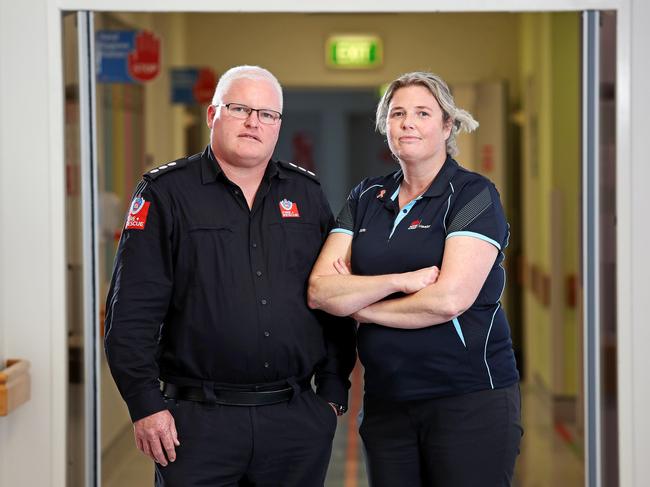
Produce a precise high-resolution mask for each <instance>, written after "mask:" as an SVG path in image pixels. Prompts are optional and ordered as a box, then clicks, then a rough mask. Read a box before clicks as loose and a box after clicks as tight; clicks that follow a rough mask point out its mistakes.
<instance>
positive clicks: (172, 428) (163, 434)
mask: <svg viewBox="0 0 650 487" xmlns="http://www.w3.org/2000/svg"><path fill="white" fill-rule="evenodd" d="M133 434H134V435H135V444H136V445H137V447H138V449H139V450H140V451H141V452H142V453H144V454H145V455H147V456H149V457H151V458H152V459H153V460H154V461H155V462H157V463H159V464H160V465H162V466H163V467H166V466H167V460H169V461H170V462H173V461H174V460H176V448H175V447H177V446H179V445H180V442H179V441H178V434H177V432H176V425H175V424H174V418H173V417H172V415H171V413H170V412H169V411H167V410H164V411H158V412H157V413H154V414H152V415H150V416H147V417H145V418H142V419H139V420H137V421H136V422H135V423H133ZM163 449H164V452H163Z"/></svg>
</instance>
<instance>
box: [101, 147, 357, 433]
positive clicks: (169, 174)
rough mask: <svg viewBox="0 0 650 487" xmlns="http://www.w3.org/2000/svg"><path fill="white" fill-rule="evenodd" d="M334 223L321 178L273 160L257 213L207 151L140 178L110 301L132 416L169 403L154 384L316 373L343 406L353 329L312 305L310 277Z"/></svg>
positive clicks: (117, 364)
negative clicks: (310, 306)
mask: <svg viewBox="0 0 650 487" xmlns="http://www.w3.org/2000/svg"><path fill="white" fill-rule="evenodd" d="M333 223H334V219H333V217H332V214H331V211H330V209H329V205H328V203H327V200H326V199H325V196H324V194H323V192H322V190H321V188H320V185H319V183H318V182H317V180H316V179H315V177H313V175H310V174H308V173H307V172H306V171H304V170H301V169H300V168H298V167H297V166H294V165H292V164H289V163H283V162H281V163H277V162H274V161H270V162H269V164H268V167H267V169H266V173H265V175H264V177H263V179H262V182H261V184H260V187H259V189H258V191H257V194H256V196H255V201H254V204H253V207H252V209H249V207H248V205H247V203H246V200H245V198H244V195H243V193H242V191H241V189H240V188H239V187H238V186H237V185H235V184H234V183H233V182H231V181H229V180H228V178H227V177H226V176H225V174H224V173H223V172H222V171H221V169H220V167H219V165H218V163H217V161H216V160H215V159H214V156H213V155H212V151H211V150H210V148H209V147H208V148H206V150H205V152H204V153H203V154H197V155H195V156H192V157H190V158H188V159H180V160H178V161H173V162H171V163H168V164H165V165H163V166H161V167H160V168H157V169H154V170H153V171H151V172H149V173H147V174H146V175H145V176H144V178H143V180H142V181H141V182H140V184H139V185H138V187H137V189H136V192H135V195H134V199H133V203H132V205H131V208H130V211H129V214H128V217H127V222H126V224H125V228H124V231H123V233H122V237H121V239H120V243H119V248H118V251H117V256H116V260H115V268H114V272H113V278H112V281H111V286H110V291H109V294H108V300H107V306H106V338H105V346H106V353H107V358H108V361H109V364H110V367H111V372H112V374H113V377H114V378H115V381H116V383H117V385H118V388H119V390H120V393H121V394H122V396H123V397H124V399H125V401H126V403H127V405H128V407H129V411H130V414H131V417H132V419H133V420H137V419H139V418H142V417H144V416H147V415H149V414H152V413H154V412H156V411H159V410H162V409H164V408H165V405H164V402H163V398H162V396H161V393H160V388H159V382H158V379H159V378H160V379H161V380H165V381H169V382H172V383H180V384H186V385H189V384H196V385H204V384H206V383H207V384H212V383H216V384H222V383H224V384H236V385H249V384H262V383H270V382H275V381H282V380H284V379H287V378H297V379H302V378H306V377H309V376H311V374H312V373H315V375H316V385H317V392H318V394H319V395H321V396H322V397H324V398H325V399H327V400H328V401H332V402H335V403H338V404H342V405H345V404H346V403H347V389H348V387H349V382H348V375H349V373H350V371H351V369H352V367H353V365H354V361H355V348H354V347H355V337H354V333H355V331H354V324H353V322H352V321H351V320H349V319H341V318H334V317H332V316H330V315H327V314H325V313H322V312H317V311H313V310H310V309H309V308H308V306H307V303H306V289H307V279H308V277H309V273H310V271H311V268H312V265H313V263H314V261H315V260H316V257H317V256H318V253H319V251H320V248H321V246H322V243H323V241H324V239H325V238H326V236H327V234H328V232H329V230H330V229H331V227H332V225H333Z"/></svg>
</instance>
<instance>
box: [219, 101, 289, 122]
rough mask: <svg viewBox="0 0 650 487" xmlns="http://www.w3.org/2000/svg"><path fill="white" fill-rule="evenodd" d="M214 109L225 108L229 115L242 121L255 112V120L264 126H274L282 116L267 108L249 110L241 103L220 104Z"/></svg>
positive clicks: (249, 108)
mask: <svg viewBox="0 0 650 487" xmlns="http://www.w3.org/2000/svg"><path fill="white" fill-rule="evenodd" d="M215 107H226V108H227V109H228V113H229V114H230V115H232V116H233V117H235V118H239V119H242V120H245V119H247V118H248V117H250V115H251V113H252V112H257V119H258V120H259V121H260V122H261V123H264V124H266V125H275V124H276V123H278V122H279V121H280V119H281V118H282V114H281V113H280V112H276V111H275V110H269V109H268V108H251V107H249V106H246V105H242V104H241V103H220V104H219V105H215Z"/></svg>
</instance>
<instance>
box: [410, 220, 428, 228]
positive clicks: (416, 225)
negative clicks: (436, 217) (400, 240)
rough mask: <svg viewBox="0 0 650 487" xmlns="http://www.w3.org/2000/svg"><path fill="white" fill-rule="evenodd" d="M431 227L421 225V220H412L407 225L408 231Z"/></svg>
mask: <svg viewBox="0 0 650 487" xmlns="http://www.w3.org/2000/svg"><path fill="white" fill-rule="evenodd" d="M429 227H431V225H422V220H413V221H412V222H411V224H410V225H409V228H408V229H409V230H415V229H418V228H429Z"/></svg>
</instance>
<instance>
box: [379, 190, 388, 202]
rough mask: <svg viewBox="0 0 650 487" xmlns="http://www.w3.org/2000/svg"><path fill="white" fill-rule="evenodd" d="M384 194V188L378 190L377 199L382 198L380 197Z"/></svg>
mask: <svg viewBox="0 0 650 487" xmlns="http://www.w3.org/2000/svg"><path fill="white" fill-rule="evenodd" d="M385 194H386V190H385V189H382V190H380V191H379V192H378V193H377V199H379V200H380V199H382V198H383V197H384V195H385Z"/></svg>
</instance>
